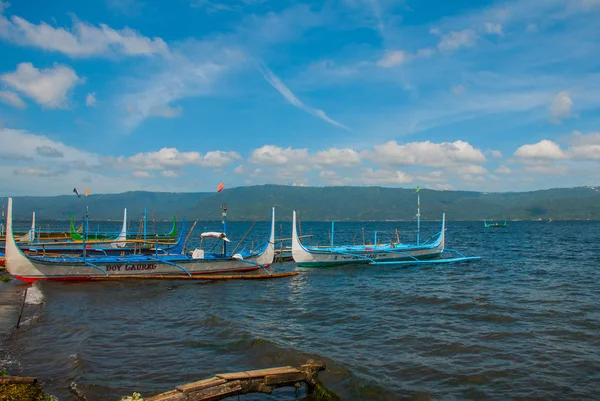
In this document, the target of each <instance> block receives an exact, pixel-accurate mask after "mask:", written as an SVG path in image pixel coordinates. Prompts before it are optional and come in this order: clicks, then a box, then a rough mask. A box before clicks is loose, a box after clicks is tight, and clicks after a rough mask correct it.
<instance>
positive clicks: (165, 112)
mask: <svg viewBox="0 0 600 401" xmlns="http://www.w3.org/2000/svg"><path fill="white" fill-rule="evenodd" d="M150 115H151V116H156V117H164V118H175V117H179V116H180V115H181V106H177V107H169V106H154V107H152V108H151V109H150Z"/></svg>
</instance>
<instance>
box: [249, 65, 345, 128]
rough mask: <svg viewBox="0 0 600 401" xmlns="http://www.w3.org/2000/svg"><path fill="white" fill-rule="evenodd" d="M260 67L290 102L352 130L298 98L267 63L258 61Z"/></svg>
mask: <svg viewBox="0 0 600 401" xmlns="http://www.w3.org/2000/svg"><path fill="white" fill-rule="evenodd" d="M258 68H259V70H260V72H261V73H262V75H263V77H264V78H265V79H266V80H267V82H268V83H269V84H271V86H272V87H273V88H275V89H277V91H278V92H279V93H281V95H282V96H283V97H284V98H285V99H286V100H287V101H288V102H290V104H292V105H293V106H296V107H298V108H299V109H302V110H304V111H306V112H307V113H309V114H312V115H313V116H315V117H318V118H320V119H322V120H324V121H327V122H328V123H329V124H333V125H335V126H336V127H339V128H343V129H346V130H350V128H348V127H347V126H345V125H344V124H342V123H340V122H338V121H335V120H334V119H332V118H331V117H329V116H328V115H327V114H325V112H324V111H323V110H320V109H315V108H313V107H310V106H308V105H306V104H304V103H302V101H301V100H300V99H298V98H297V97H296V95H294V94H293V93H292V91H291V90H290V89H289V88H288V87H287V86H285V84H284V83H283V82H282V81H281V80H280V79H279V78H278V77H277V76H276V75H275V74H274V73H273V71H271V70H270V69H269V67H267V66H266V65H264V64H262V63H258Z"/></svg>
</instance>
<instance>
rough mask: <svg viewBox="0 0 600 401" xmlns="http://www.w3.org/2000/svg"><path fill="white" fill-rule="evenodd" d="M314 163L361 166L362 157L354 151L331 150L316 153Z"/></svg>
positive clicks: (313, 158)
mask: <svg viewBox="0 0 600 401" xmlns="http://www.w3.org/2000/svg"><path fill="white" fill-rule="evenodd" d="M312 161H313V163H315V164H319V165H331V166H340V167H349V166H354V165H357V164H360V155H359V154H358V152H357V151H355V150H354V149H348V148H345V149H338V148H330V149H327V150H321V151H319V152H316V153H315V154H314V156H313V157H312Z"/></svg>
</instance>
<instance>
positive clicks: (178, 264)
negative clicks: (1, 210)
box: [5, 198, 275, 282]
mask: <svg viewBox="0 0 600 401" xmlns="http://www.w3.org/2000/svg"><path fill="white" fill-rule="evenodd" d="M6 227H7V230H6V255H5V256H6V270H7V271H8V272H9V273H10V274H11V275H13V276H14V277H16V278H18V279H19V280H22V281H25V282H34V281H38V280H70V281H72V280H93V279H102V278H111V279H115V278H117V279H118V278H153V277H161V278H162V277H165V276H168V277H177V276H179V277H181V276H188V277H189V276H196V275H210V274H213V275H214V274H224V273H225V274H226V273H243V272H249V271H254V270H258V269H261V268H266V267H269V266H270V265H271V264H272V263H273V259H274V256H275V246H274V242H275V241H274V235H275V234H274V232H275V210H274V209H273V212H272V221H271V236H270V239H269V242H268V243H267V244H266V245H265V247H264V249H262V250H261V251H260V252H255V253H253V254H251V255H247V256H244V257H242V256H241V255H234V257H218V256H216V257H215V256H214V255H209V256H207V257H206V258H197V259H194V258H192V256H190V255H168V256H158V257H150V256H137V257H122V258H115V257H89V258H66V257H65V258H52V259H51V258H42V257H35V256H34V257H32V256H28V255H25V254H24V253H23V252H22V251H21V250H20V249H19V248H18V247H17V245H16V243H15V241H14V238H13V231H12V198H8V208H7V216H6Z"/></svg>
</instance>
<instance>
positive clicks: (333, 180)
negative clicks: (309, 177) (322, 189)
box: [319, 170, 353, 185]
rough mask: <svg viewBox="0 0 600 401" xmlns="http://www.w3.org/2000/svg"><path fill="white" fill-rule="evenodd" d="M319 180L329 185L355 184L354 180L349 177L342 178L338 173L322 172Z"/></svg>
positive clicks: (331, 171)
mask: <svg viewBox="0 0 600 401" xmlns="http://www.w3.org/2000/svg"><path fill="white" fill-rule="evenodd" d="M319 178H321V179H322V180H323V182H325V183H326V184H327V185H348V184H352V183H353V178H352V177H349V176H345V177H341V176H340V175H339V174H338V173H337V172H336V171H333V170H321V172H320V173H319Z"/></svg>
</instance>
